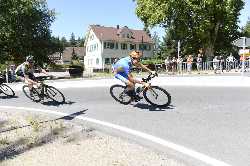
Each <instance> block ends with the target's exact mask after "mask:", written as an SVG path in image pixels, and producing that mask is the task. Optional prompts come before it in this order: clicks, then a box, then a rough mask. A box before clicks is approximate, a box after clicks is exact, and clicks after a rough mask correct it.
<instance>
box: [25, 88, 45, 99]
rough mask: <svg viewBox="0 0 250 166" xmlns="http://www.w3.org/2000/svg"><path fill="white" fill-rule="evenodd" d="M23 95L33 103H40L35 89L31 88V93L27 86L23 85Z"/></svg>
mask: <svg viewBox="0 0 250 166" xmlns="http://www.w3.org/2000/svg"><path fill="white" fill-rule="evenodd" d="M23 93H24V94H25V96H27V97H28V98H29V99H31V100H32V101H34V102H39V101H41V98H40V95H39V92H38V91H37V90H36V89H35V88H32V91H30V88H29V86H28V85H24V86H23Z"/></svg>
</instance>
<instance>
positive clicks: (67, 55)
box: [49, 47, 85, 61]
mask: <svg viewBox="0 0 250 166" xmlns="http://www.w3.org/2000/svg"><path fill="white" fill-rule="evenodd" d="M73 49H74V51H75V53H76V55H77V56H78V57H79V58H83V56H84V55H85V49H84V47H65V49H64V50H63V53H62V60H63V61H71V58H72V53H73ZM49 58H50V59H51V60H59V59H60V58H61V54H60V53H59V52H56V53H54V54H52V55H49Z"/></svg>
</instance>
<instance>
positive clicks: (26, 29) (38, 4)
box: [0, 0, 55, 62]
mask: <svg viewBox="0 0 250 166" xmlns="http://www.w3.org/2000/svg"><path fill="white" fill-rule="evenodd" d="M54 19H55V14H54V11H53V10H49V9H48V6H47V3H46V1H45V0H0V25H1V26H0V54H1V59H2V60H3V61H5V60H10V59H12V60H15V61H22V60H23V59H24V58H25V56H27V55H28V54H32V55H34V56H35V58H36V59H37V60H38V61H40V62H42V61H46V60H47V55H48V54H49V53H51V52H52V51H51V50H50V46H51V45H53V43H54V42H55V40H54V39H52V38H51V32H50V29H49V27H50V25H51V23H52V22H53V21H54ZM3 55H4V56H3Z"/></svg>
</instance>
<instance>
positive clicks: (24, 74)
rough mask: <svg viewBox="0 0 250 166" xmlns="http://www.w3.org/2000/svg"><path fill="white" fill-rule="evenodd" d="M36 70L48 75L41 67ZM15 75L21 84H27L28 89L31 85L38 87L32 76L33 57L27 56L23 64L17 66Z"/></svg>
mask: <svg viewBox="0 0 250 166" xmlns="http://www.w3.org/2000/svg"><path fill="white" fill-rule="evenodd" d="M38 69H39V70H40V71H41V72H42V73H44V74H46V75H48V73H47V72H46V71H45V70H44V69H42V68H41V67H38ZM15 73H16V75H17V76H18V78H20V79H21V80H22V81H23V82H25V83H27V84H28V86H29V88H30V89H32V87H33V85H36V86H38V82H37V80H36V77H35V75H34V58H33V56H28V57H27V58H26V61H25V62H24V63H22V64H20V65H19V66H17V68H16V70H15Z"/></svg>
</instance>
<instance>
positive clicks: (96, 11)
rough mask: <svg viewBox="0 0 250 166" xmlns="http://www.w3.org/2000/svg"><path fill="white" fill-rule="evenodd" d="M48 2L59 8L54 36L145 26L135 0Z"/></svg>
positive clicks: (244, 12) (248, 1)
mask: <svg viewBox="0 0 250 166" xmlns="http://www.w3.org/2000/svg"><path fill="white" fill-rule="evenodd" d="M245 2H246V6H245V8H244V9H243V10H242V12H241V16H240V20H241V23H240V26H243V25H245V24H246V21H247V18H248V17H250V12H249V9H250V0H245ZM47 3H48V6H49V8H50V9H55V11H56V20H55V22H53V23H52V26H51V30H52V34H53V35H54V36H59V37H63V36H65V37H66V38H67V39H69V38H70V35H71V33H72V32H73V33H74V34H75V36H76V38H77V37H83V36H85V33H86V31H87V29H88V26H89V25H91V24H100V25H104V26H112V27H116V25H118V24H119V25H120V26H125V25H126V26H128V27H129V28H131V29H142V28H143V23H142V22H141V21H140V20H139V19H138V18H137V16H136V14H135V7H136V4H135V3H134V2H133V1H132V0H91V1H89V0H60V1H58V0H47ZM247 9H248V10H247ZM155 31H156V32H157V33H158V34H159V36H162V35H163V34H164V32H163V30H162V29H161V28H154V29H153V30H151V32H152V33H153V32H155Z"/></svg>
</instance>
